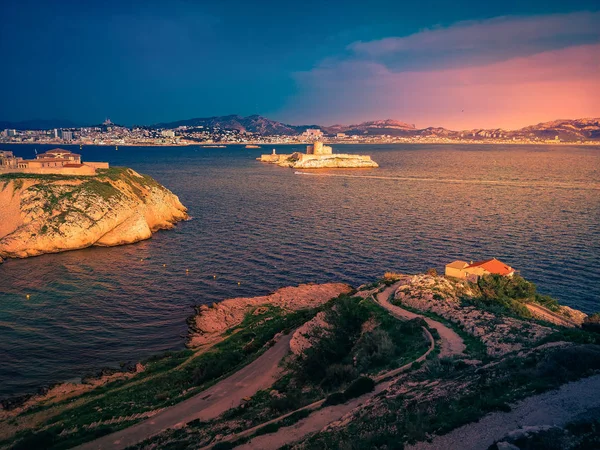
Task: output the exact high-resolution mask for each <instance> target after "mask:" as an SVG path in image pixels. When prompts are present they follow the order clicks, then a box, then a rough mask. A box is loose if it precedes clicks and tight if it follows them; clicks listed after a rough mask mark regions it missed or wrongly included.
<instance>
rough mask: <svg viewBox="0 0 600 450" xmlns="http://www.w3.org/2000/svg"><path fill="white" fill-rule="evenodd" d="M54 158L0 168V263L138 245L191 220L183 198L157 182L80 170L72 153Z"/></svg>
mask: <svg viewBox="0 0 600 450" xmlns="http://www.w3.org/2000/svg"><path fill="white" fill-rule="evenodd" d="M49 153H50V152H49ZM5 156H7V157H6V158H4V161H8V160H9V158H8V154H5ZM53 156H54V157H52V158H50V157H48V158H39V159H36V160H31V161H26V162H23V161H22V160H20V161H17V162H16V164H17V165H18V166H17V168H8V167H7V166H8V164H7V166H5V169H4V170H3V169H1V168H0V262H1V261H2V259H3V258H24V257H28V256H35V255H41V254H44V253H56V252H61V251H66V250H76V249H81V248H85V247H90V246H94V245H96V246H114V245H121V244H129V243H133V242H138V241H141V240H144V239H148V238H150V237H151V236H152V233H153V232H155V231H157V230H159V229H167V228H172V227H173V225H174V224H175V223H176V222H179V221H181V220H184V219H186V218H187V212H186V211H187V209H186V208H185V207H184V206H183V205H182V204H181V202H180V201H179V199H178V198H177V196H176V195H174V194H173V193H172V192H171V191H169V190H168V189H167V188H165V187H164V186H161V185H160V184H159V183H158V182H157V181H156V180H154V179H152V178H151V177H149V176H146V175H140V174H139V173H137V172H135V171H134V170H132V169H128V168H124V167H113V168H98V165H102V166H104V167H108V164H107V163H102V164H101V163H95V164H97V165H96V166H93V165H90V164H82V163H81V162H80V160H79V159H77V162H73V161H72V160H70V159H68V158H79V155H76V156H73V154H72V153H70V152H68V151H64V154H62V157H61V156H60V155H59V153H58V151H55V152H54V154H53ZM10 158H11V159H10V161H11V162H14V160H15V159H16V158H14V157H12V155H11V156H10ZM0 161H1V160H0ZM25 165H27V167H21V166H25ZM77 173H81V174H80V175H79V174H77Z"/></svg>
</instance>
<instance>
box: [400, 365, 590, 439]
mask: <svg viewBox="0 0 600 450" xmlns="http://www.w3.org/2000/svg"><path fill="white" fill-rule="evenodd" d="M598 392H600V375H594V376H593V377H589V378H584V379H582V380H579V381H575V382H572V383H568V384H565V385H563V386H561V387H560V388H559V389H558V390H555V391H551V392H546V393H544V394H540V395H536V396H534V397H529V398H527V399H525V400H522V401H520V402H518V403H516V404H515V405H513V409H512V411H510V412H506V413H500V412H497V413H492V414H488V415H487V416H485V417H483V418H482V419H481V420H480V421H479V422H476V423H472V424H468V425H465V426H462V427H460V428H457V429H455V430H454V431H452V432H450V433H448V434H445V435H443V436H438V437H436V438H434V439H433V441H432V442H419V443H418V444H416V445H413V446H409V447H406V449H407V450H455V449H456V450H480V449H486V448H488V447H489V446H490V445H492V444H493V443H494V442H495V441H497V440H500V439H502V438H503V437H504V436H506V434H507V433H509V432H511V431H513V430H515V429H517V428H521V427H527V426H540V425H558V426H561V425H564V424H566V423H568V422H570V421H572V420H574V419H575V418H576V417H577V416H579V415H580V414H583V413H585V412H586V411H588V410H590V409H592V408H597V407H599V406H600V396H598Z"/></svg>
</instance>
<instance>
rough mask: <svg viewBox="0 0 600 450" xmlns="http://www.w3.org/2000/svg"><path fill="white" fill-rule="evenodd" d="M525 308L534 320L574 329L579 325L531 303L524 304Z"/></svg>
mask: <svg viewBox="0 0 600 450" xmlns="http://www.w3.org/2000/svg"><path fill="white" fill-rule="evenodd" d="M525 306H526V307H527V309H528V310H529V311H530V312H531V314H532V315H533V317H535V318H536V319H542V320H545V321H547V322H550V323H553V324H555V325H560V326H563V327H569V328H576V327H579V324H578V323H576V322H575V321H573V320H569V319H567V318H566V317H564V316H561V315H560V314H556V313H555V312H554V311H550V310H549V309H548V308H544V307H543V306H542V305H536V304H533V303H526V304H525Z"/></svg>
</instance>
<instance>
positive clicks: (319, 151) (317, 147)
mask: <svg viewBox="0 0 600 450" xmlns="http://www.w3.org/2000/svg"><path fill="white" fill-rule="evenodd" d="M332 153H333V151H332V150H331V147H329V146H328V145H323V143H322V142H320V141H316V142H315V143H314V144H312V145H307V146H306V154H307V155H331V154H332Z"/></svg>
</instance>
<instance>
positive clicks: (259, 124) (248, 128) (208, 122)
mask: <svg viewBox="0 0 600 450" xmlns="http://www.w3.org/2000/svg"><path fill="white" fill-rule="evenodd" d="M182 126H186V127H200V126H202V127H211V128H216V127H218V128H222V129H227V130H238V131H245V132H249V133H258V134H260V135H274V134H278V135H291V136H294V135H297V134H300V133H302V132H303V131H304V130H306V129H307V128H311V127H317V126H316V125H287V124H284V123H281V122H277V121H275V120H271V119H267V118H265V117H262V116H259V115H253V116H248V117H243V116H239V115H236V114H232V115H229V116H216V117H206V118H196V119H187V120H179V121H176V122H166V123H158V124H156V125H153V127H154V128H168V129H172V128H177V127H182Z"/></svg>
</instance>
